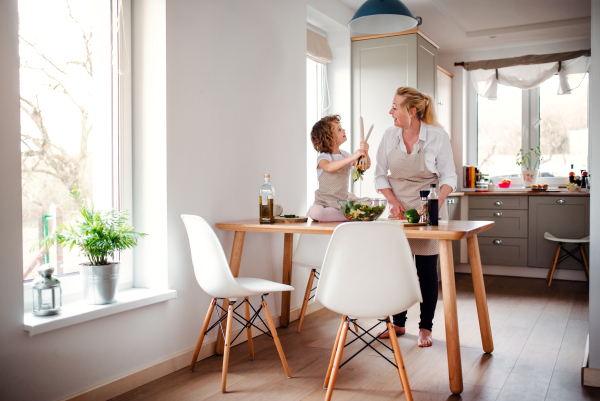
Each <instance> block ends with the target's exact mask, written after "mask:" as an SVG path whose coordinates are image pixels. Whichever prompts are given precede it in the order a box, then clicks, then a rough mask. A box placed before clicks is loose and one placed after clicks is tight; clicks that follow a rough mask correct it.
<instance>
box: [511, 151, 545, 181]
mask: <svg viewBox="0 0 600 401" xmlns="http://www.w3.org/2000/svg"><path fill="white" fill-rule="evenodd" d="M532 152H533V154H535V156H536V157H535V159H536V161H535V163H532V160H531V158H532ZM542 160H543V158H542V151H541V150H540V147H539V146H538V147H537V148H535V149H533V148H530V149H529V150H528V151H523V149H519V153H517V166H521V174H522V175H523V184H524V185H525V186H526V187H527V186H531V185H532V184H537V179H538V176H539V174H540V170H539V166H540V164H541V162H542ZM532 166H533V168H532Z"/></svg>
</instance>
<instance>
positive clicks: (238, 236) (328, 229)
mask: <svg viewBox="0 0 600 401" xmlns="http://www.w3.org/2000/svg"><path fill="white" fill-rule="evenodd" d="M390 221H391V222H395V223H396V224H402V223H400V222H398V221H394V220H390ZM340 224H342V223H340V222H336V223H315V222H310V223H294V224H272V225H268V224H259V223H258V220H257V219H256V220H243V221H232V222H226V223H217V224H216V226H217V228H219V229H220V230H224V231H235V236H234V239H233V249H232V251H231V260H230V262H229V264H230V267H231V272H232V273H233V275H234V276H235V277H237V276H238V273H239V271H240V262H241V260H242V251H243V248H244V237H245V235H246V232H247V231H250V232H265V233H283V234H284V242H283V277H282V282H283V283H284V284H291V282H292V250H293V238H294V237H293V235H294V234H323V235H331V234H333V231H334V230H335V228H336V227H337V226H338V225H340ZM354 224H369V223H365V222H357V223H354ZM493 225H494V222H492V221H461V220H450V221H448V222H447V223H441V224H440V225H439V226H438V227H428V226H425V227H423V226H420V227H405V228H404V231H405V233H406V237H407V238H419V239H437V240H439V243H440V266H441V274H442V294H443V300H444V317H445V320H446V349H447V352H448V372H449V376H450V390H451V391H452V393H454V394H460V393H462V391H463V379H462V367H461V358H460V341H459V336H458V316H457V312H456V286H455V283H454V262H453V257H452V241H454V240H460V239H463V238H466V239H467V245H468V249H469V260H470V263H471V274H472V278H473V290H474V292H475V303H476V305H477V315H478V318H479V329H480V332H481V342H482V344H483V350H484V351H485V352H486V353H491V352H492V351H493V350H494V343H493V340H492V330H491V327H490V318H489V315H488V307H487V299H486V295H485V285H484V282H483V272H482V270H481V258H480V256H479V243H478V241H477V234H478V233H480V232H482V231H486V230H489V229H490V228H491V227H492V226H493ZM281 296H282V301H281V326H283V327H287V326H288V324H289V320H290V296H291V294H290V292H289V291H286V292H283V293H282V294H281ZM228 304H229V300H225V301H224V305H223V308H224V309H227V306H228ZM223 348H224V341H223V336H222V335H221V333H220V332H219V336H218V337H217V345H216V353H217V354H220V355H221V354H223Z"/></svg>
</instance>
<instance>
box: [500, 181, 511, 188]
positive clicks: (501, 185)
mask: <svg viewBox="0 0 600 401" xmlns="http://www.w3.org/2000/svg"><path fill="white" fill-rule="evenodd" d="M498 188H510V182H499V183H498Z"/></svg>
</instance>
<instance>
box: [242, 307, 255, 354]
mask: <svg viewBox="0 0 600 401" xmlns="http://www.w3.org/2000/svg"><path fill="white" fill-rule="evenodd" d="M248 302H250V301H248V297H246V302H245V305H244V306H245V309H246V320H250V305H248ZM246 334H248V348H249V350H250V359H251V360H253V359H254V344H253V343H252V325H251V324H250V323H247V326H246Z"/></svg>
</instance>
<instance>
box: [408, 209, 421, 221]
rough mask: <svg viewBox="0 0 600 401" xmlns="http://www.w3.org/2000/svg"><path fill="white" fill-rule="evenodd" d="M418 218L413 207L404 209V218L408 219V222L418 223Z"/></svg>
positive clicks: (417, 213)
mask: <svg viewBox="0 0 600 401" xmlns="http://www.w3.org/2000/svg"><path fill="white" fill-rule="evenodd" d="M419 219H420V216H419V212H417V211H416V210H415V209H410V210H407V211H406V220H408V222H409V223H418V222H419Z"/></svg>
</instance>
